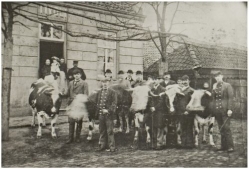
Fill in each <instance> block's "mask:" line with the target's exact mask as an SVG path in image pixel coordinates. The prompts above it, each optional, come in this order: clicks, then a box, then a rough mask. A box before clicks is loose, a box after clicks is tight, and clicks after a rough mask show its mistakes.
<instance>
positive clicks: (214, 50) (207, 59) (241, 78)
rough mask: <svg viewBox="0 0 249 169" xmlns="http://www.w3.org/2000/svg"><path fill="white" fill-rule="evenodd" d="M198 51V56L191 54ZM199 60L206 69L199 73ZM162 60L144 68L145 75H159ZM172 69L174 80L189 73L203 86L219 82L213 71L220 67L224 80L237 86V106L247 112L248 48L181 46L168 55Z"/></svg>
mask: <svg viewBox="0 0 249 169" xmlns="http://www.w3.org/2000/svg"><path fill="white" fill-rule="evenodd" d="M190 50H191V51H194V53H195V57H196V58H193V57H191V55H190ZM195 59H197V60H198V62H199V63H200V64H201V66H202V68H201V69H200V70H199V71H198V74H199V75H197V74H196V72H195V71H194V70H193V69H192V68H193V67H194V66H195ZM160 62H161V59H159V60H157V61H156V62H154V63H153V64H151V65H150V66H149V67H148V68H147V69H145V70H144V75H145V76H147V75H159V63H160ZM168 68H169V72H170V73H171V76H172V79H173V80H177V78H178V77H180V76H183V75H184V74H187V75H188V76H189V77H190V79H191V83H190V86H191V87H193V88H196V89H197V88H201V87H202V85H203V83H204V82H209V84H210V86H212V85H213V84H214V83H215V80H214V79H213V78H212V72H213V71H217V70H220V71H222V73H223V75H224V81H226V82H228V83H230V84H231V85H232V86H233V89H234V95H235V109H236V112H240V114H241V113H242V114H246V112H247V50H246V49H244V48H240V49H239V48H232V47H221V46H211V45H206V44H205V45H202V44H198V45H196V44H195V45H192V44H191V45H190V44H186V45H181V46H179V47H178V48H177V49H175V50H174V51H173V52H172V53H170V54H169V55H168Z"/></svg>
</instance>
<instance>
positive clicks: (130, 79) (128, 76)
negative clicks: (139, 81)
mask: <svg viewBox="0 0 249 169" xmlns="http://www.w3.org/2000/svg"><path fill="white" fill-rule="evenodd" d="M132 75H133V71H132V70H131V69H129V70H128V71H127V77H126V78H125V80H128V81H129V82H130V84H131V82H133V81H134V80H133V79H132Z"/></svg>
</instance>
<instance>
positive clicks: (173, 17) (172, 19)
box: [168, 2, 179, 32]
mask: <svg viewBox="0 0 249 169" xmlns="http://www.w3.org/2000/svg"><path fill="white" fill-rule="evenodd" d="M178 6H179V2H177V6H176V9H175V12H174V14H173V16H172V18H171V22H170V27H169V29H168V32H170V31H171V28H172V26H173V25H172V24H173V21H174V19H175V15H176V12H177V9H178Z"/></svg>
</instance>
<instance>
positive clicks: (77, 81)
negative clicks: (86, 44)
mask: <svg viewBox="0 0 249 169" xmlns="http://www.w3.org/2000/svg"><path fill="white" fill-rule="evenodd" d="M73 76H74V80H72V81H71V82H69V87H68V92H67V93H66V95H68V96H69V100H68V105H70V104H71V103H72V101H73V100H74V98H75V97H76V95H78V94H86V95H88V94H89V91H88V84H87V82H85V81H84V80H82V79H81V70H79V69H74V70H73ZM68 122H69V140H68V141H67V142H66V143H67V144H69V143H72V142H73V139H74V129H75V123H76V124H77V126H76V140H75V141H76V142H80V133H81V129H82V123H83V121H82V120H79V121H77V120H75V119H73V118H70V117H69V118H68Z"/></svg>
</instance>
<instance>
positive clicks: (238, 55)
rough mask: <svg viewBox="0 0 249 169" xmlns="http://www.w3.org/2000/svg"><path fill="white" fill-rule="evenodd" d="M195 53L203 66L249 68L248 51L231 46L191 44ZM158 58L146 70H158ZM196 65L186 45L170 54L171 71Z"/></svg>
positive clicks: (187, 68)
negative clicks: (248, 61)
mask: <svg viewBox="0 0 249 169" xmlns="http://www.w3.org/2000/svg"><path fill="white" fill-rule="evenodd" d="M191 47H192V49H193V50H194V51H195V55H196V57H197V59H198V60H199V62H200V64H201V65H202V67H203V68H219V69H241V70H246V69H247V51H246V50H242V49H235V48H231V47H214V46H207V45H206V46H205V45H198V46H197V45H191ZM160 61H161V59H159V60H157V61H156V62H154V63H153V64H151V65H150V66H149V67H148V68H145V70H144V71H145V72H157V71H158V67H159V62H160ZM193 66H194V62H193V60H192V58H191V57H190V55H189V51H188V48H186V46H185V45H182V46H179V47H178V48H177V49H176V50H174V51H173V52H172V53H171V54H169V71H174V70H189V69H192V67H193Z"/></svg>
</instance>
